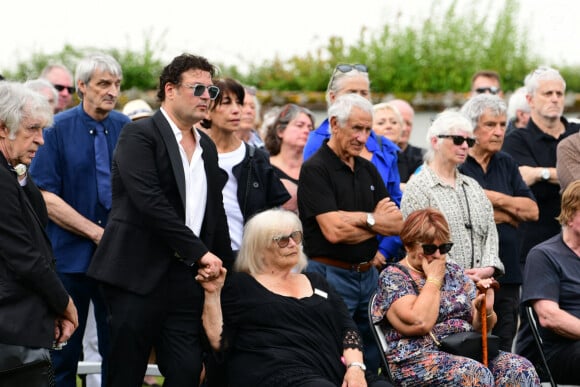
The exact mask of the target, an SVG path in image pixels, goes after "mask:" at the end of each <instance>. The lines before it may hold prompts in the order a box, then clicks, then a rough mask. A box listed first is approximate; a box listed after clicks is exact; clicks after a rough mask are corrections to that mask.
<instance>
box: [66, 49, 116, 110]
mask: <svg viewBox="0 0 580 387" xmlns="http://www.w3.org/2000/svg"><path fill="white" fill-rule="evenodd" d="M97 70H99V71H104V72H107V73H110V74H112V75H113V76H115V77H119V78H121V79H122V78H123V70H122V69H121V65H120V64H119V62H117V60H116V59H115V58H113V57H112V56H110V55H107V54H92V55H89V56H87V57H85V58H83V59H81V60H80V62H79V63H78V64H77V68H76V71H75V85H76V88H77V94H78V96H79V98H80V99H83V94H82V92H81V91H80V90H79V86H78V85H79V81H82V82H83V83H85V84H87V83H89V82H90V80H91V77H92V76H93V74H94V73H95V71H97Z"/></svg>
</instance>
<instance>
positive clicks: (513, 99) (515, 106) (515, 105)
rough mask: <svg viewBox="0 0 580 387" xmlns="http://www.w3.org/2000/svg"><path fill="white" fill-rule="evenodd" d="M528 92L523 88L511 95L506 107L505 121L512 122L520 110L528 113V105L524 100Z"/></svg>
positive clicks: (526, 100)
mask: <svg viewBox="0 0 580 387" xmlns="http://www.w3.org/2000/svg"><path fill="white" fill-rule="evenodd" d="M527 94H528V92H527V90H526V88H525V87H524V86H522V87H520V88H519V89H517V90H516V91H514V92H513V93H512V95H511V96H510V99H509V100H508V105H507V119H508V120H509V121H514V120H515V119H516V112H517V111H518V110H521V111H523V112H527V113H529V112H530V104H529V103H528V99H527V98H526V96H527Z"/></svg>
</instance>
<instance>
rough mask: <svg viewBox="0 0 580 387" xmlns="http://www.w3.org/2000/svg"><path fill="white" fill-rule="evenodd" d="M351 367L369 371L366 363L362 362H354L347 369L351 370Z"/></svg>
mask: <svg viewBox="0 0 580 387" xmlns="http://www.w3.org/2000/svg"><path fill="white" fill-rule="evenodd" d="M350 367H359V368H360V369H361V370H363V371H366V370H367V366H366V365H365V363H361V362H360V361H353V362H352V363H350V364H349V365H347V366H346V369H349V368H350Z"/></svg>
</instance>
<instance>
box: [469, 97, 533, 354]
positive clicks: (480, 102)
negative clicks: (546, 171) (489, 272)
mask: <svg viewBox="0 0 580 387" xmlns="http://www.w3.org/2000/svg"><path fill="white" fill-rule="evenodd" d="M461 113H463V114H464V115H465V116H466V117H467V118H468V119H469V120H471V122H472V124H473V127H474V130H473V134H474V136H475V144H474V146H473V147H472V148H469V151H468V152H469V153H468V156H467V158H466V159H465V162H464V163H463V164H462V165H461V166H460V167H459V171H460V172H461V173H463V174H464V175H467V176H470V177H472V178H474V179H475V180H476V181H477V182H478V183H479V185H481V187H482V188H483V189H484V192H485V195H486V196H487V198H488V199H489V201H490V202H491V204H492V205H493V217H494V221H495V224H496V228H497V234H498V238H499V257H500V259H501V261H502V263H503V264H504V267H505V274H504V275H503V276H501V277H500V278H499V279H498V280H499V282H500V284H501V286H500V288H499V289H498V290H497V291H496V292H495V301H494V303H493V305H494V310H495V312H496V313H497V323H496V324H495V326H494V327H493V333H494V334H495V335H497V336H499V337H500V349H501V350H503V351H507V352H510V351H511V348H512V344H513V340H514V337H515V334H516V331H517V325H518V313H519V299H520V297H519V292H520V285H521V284H522V271H521V269H520V262H519V249H520V244H519V242H518V234H517V230H518V226H519V224H520V223H522V222H527V221H535V220H537V219H538V205H537V204H536V202H535V198H534V195H533V194H532V191H531V190H530V188H529V187H528V186H527V185H526V183H525V182H524V180H523V179H522V176H521V175H520V172H519V170H518V165H517V164H516V162H515V161H514V160H513V159H512V158H511V157H510V156H509V155H508V154H506V153H504V152H502V151H501V146H502V144H503V140H504V135H505V130H506V105H505V102H504V101H503V100H502V99H501V98H500V97H498V96H497V95H493V94H488V93H483V94H478V95H476V96H474V97H472V98H471V99H469V100H468V101H467V102H466V103H465V104H464V105H463V107H462V108H461Z"/></svg>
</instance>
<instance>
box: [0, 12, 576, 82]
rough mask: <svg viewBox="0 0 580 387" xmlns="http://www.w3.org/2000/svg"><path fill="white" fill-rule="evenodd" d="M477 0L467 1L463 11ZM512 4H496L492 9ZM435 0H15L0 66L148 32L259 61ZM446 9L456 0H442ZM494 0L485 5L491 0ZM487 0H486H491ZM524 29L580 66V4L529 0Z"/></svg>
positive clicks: (226, 58)
mask: <svg viewBox="0 0 580 387" xmlns="http://www.w3.org/2000/svg"><path fill="white" fill-rule="evenodd" d="M471 1H472V0H459V4H460V7H462V6H465V5H466V4H470V3H471ZM503 1H504V0H489V3H490V4H491V7H489V8H488V7H485V6H482V7H480V8H481V9H482V10H483V9H490V10H491V11H490V12H491V13H492V14H493V10H494V9H497V8H498V7H501V5H502V4H503ZM432 3H433V1H432V0H403V1H401V0H355V1H347V0H292V1H279V0H242V1H239V0H214V1H203V2H202V1H195V0H193V1H192V0H188V1H186V0H162V1H142V0H141V1H135V0H97V1H92V2H88V1H73V0H55V1H45V0H28V1H27V0H16V1H10V2H9V3H7V4H6V5H5V6H4V7H3V11H2V14H3V16H4V17H3V18H2V22H0V36H1V41H2V44H1V45H0V47H2V54H1V55H0V71H1V70H5V69H9V70H14V68H15V65H16V63H18V62H19V61H24V60H27V59H29V58H31V55H32V53H34V52H42V53H45V54H53V53H57V52H60V51H61V50H62V48H63V46H64V45H65V44H70V45H72V46H73V47H77V48H81V47H89V46H90V47H96V48H102V49H105V48H111V47H117V48H120V49H124V48H130V49H132V50H141V49H142V48H143V47H144V45H143V37H144V36H145V35H146V34H148V33H149V34H151V37H152V38H153V40H154V41H158V40H162V42H163V45H164V46H165V49H164V51H163V53H162V55H160V56H159V57H161V59H163V60H167V61H169V60H170V59H171V58H173V57H174V56H175V55H178V54H180V53H182V52H184V51H187V52H191V53H195V54H201V55H203V56H205V57H207V58H208V59H209V60H210V61H214V62H222V63H225V64H226V65H230V64H236V65H238V66H242V68H243V66H244V64H248V63H255V64H259V63H261V61H262V60H264V59H272V58H274V56H275V55H279V56H280V57H282V58H288V57H289V56H291V55H293V54H303V53H306V52H307V51H312V50H314V49H315V48H318V47H321V46H325V45H326V43H327V41H328V38H329V37H330V36H340V37H342V38H344V39H345V40H346V42H347V43H349V44H350V43H353V42H354V41H356V39H357V38H358V35H359V32H360V30H361V28H362V27H363V26H364V27H366V28H368V29H370V30H372V31H375V30H378V28H379V27H380V26H382V25H384V24H385V23H386V22H388V21H389V20H393V17H394V16H393V15H394V14H397V12H399V13H400V15H401V19H400V20H401V21H402V22H403V23H410V22H413V21H415V22H416V21H417V20H422V19H424V18H425V17H428V14H429V9H430V7H431V4H432ZM442 3H443V4H444V6H443V8H445V9H446V4H449V0H442ZM482 3H485V2H482ZM485 4H487V3H485ZM520 7H521V9H520V13H519V14H520V21H519V23H520V26H527V27H528V29H529V31H530V32H531V39H530V40H531V42H532V44H533V45H534V46H536V47H538V52H541V53H544V54H545V55H546V57H548V58H550V60H549V63H548V64H551V65H554V66H557V65H558V64H562V63H563V62H564V61H565V62H566V63H567V64H580V50H578V49H577V48H576V47H575V44H574V43H575V42H577V41H578V38H579V37H580V32H578V31H580V29H578V27H577V20H575V19H576V18H577V15H578V8H580V3H578V2H576V1H573V0H550V1H545V0H520Z"/></svg>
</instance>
